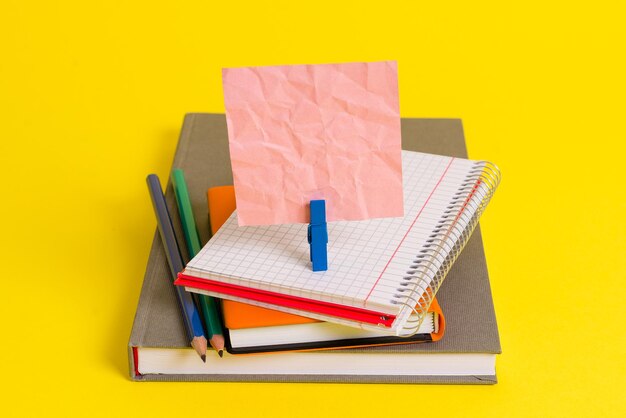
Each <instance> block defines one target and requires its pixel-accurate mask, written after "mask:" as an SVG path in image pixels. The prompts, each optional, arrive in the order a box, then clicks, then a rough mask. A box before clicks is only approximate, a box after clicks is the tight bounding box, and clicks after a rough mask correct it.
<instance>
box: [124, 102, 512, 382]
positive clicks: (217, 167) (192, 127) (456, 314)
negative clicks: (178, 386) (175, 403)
mask: <svg viewBox="0 0 626 418" xmlns="http://www.w3.org/2000/svg"><path fill="white" fill-rule="evenodd" d="M402 147H403V149H406V150H413V151H420V152H426V153H432V154H440V155H448V156H454V157H461V158H466V157H467V151H466V148H465V141H464V137H463V127H462V124H461V121H460V120H459V119H406V118H405V119H402ZM173 167H174V168H181V169H183V170H184V172H185V178H186V180H187V183H188V188H189V194H190V197H191V201H192V205H193V211H194V216H195V218H196V222H197V224H198V229H199V233H200V238H201V240H202V242H203V243H205V242H206V241H208V239H209V231H210V228H209V224H208V214H207V198H206V191H207V189H208V188H209V187H214V186H222V185H229V184H232V172H231V168H230V158H229V152H228V138H227V131H226V119H225V117H224V115H223V114H188V115H186V116H185V120H184V123H183V128H182V132H181V135H180V140H179V143H178V148H177V150H176V154H175V157H174V162H173ZM162 180H165V179H162ZM165 197H166V201H167V204H168V206H169V210H170V214H171V215H172V218H173V219H172V220H173V223H174V227H175V230H176V233H177V236H178V237H181V239H179V245H180V246H181V247H182V248H181V249H182V250H183V253H186V249H185V248H184V246H185V244H184V240H183V239H182V236H183V234H182V230H181V229H180V221H179V219H178V214H177V209H176V201H175V196H174V191H173V189H172V186H171V184H170V183H169V181H168V184H167V189H166V193H165ZM185 261H187V260H185ZM437 298H438V300H439V303H440V305H441V307H442V310H443V312H444V315H445V318H446V332H445V335H444V337H443V339H442V340H441V341H438V342H434V343H425V344H419V343H417V344H405V345H392V346H379V347H367V348H358V349H346V350H330V351H321V352H315V353H306V352H302V353H279V354H268V355H262V356H246V357H247V358H246V359H245V360H242V357H237V356H228V357H229V358H228V359H219V360H217V359H213V358H211V359H209V360H208V361H207V365H203V364H197V362H199V361H200V360H199V359H198V358H197V355H196V356H194V355H193V350H192V349H191V348H190V347H189V342H188V341H186V335H185V331H184V328H183V324H182V320H181V316H180V312H179V308H178V305H177V301H176V294H175V290H174V287H173V284H172V282H171V278H170V274H169V270H168V266H167V260H166V258H165V254H164V252H163V247H162V245H161V240H160V238H159V235H158V232H156V233H155V235H154V239H153V242H152V248H151V250H150V255H149V258H148V264H147V267H146V273H145V277H144V282H143V287H142V289H141V295H140V297H139V304H138V307H137V313H136V315H135V321H134V324H133V328H132V332H131V336H130V341H129V343H128V353H129V365H130V375H131V378H132V379H133V380H138V381H257V382H258V381H265V382H346V383H442V384H493V383H496V375H495V354H498V353H500V352H501V349H500V340H499V337H498V328H497V324H496V317H495V313H494V307H493V300H492V297H491V288H490V285H489V276H488V273H487V265H486V260H485V254H484V250H483V245H482V238H481V233H480V228H478V227H477V228H476V230H475V231H474V233H473V235H472V237H471V238H470V240H469V241H468V243H467V245H466V246H465V249H464V250H463V252H462V253H461V255H460V256H459V258H458V259H457V261H456V263H455V264H454V266H453V267H452V269H451V270H450V272H449V273H448V276H447V277H446V279H445V280H444V282H443V284H442V285H441V288H440V290H439V292H438V293H437ZM170 353H172V355H169V354H170ZM215 357H216V356H215ZM251 359H252V360H251ZM377 359H380V361H379V362H377V361H376V360H377ZM395 359H397V362H403V361H407V362H412V363H415V366H414V367H413V368H411V367H407V369H408V370H404V369H402V370H396V369H394V368H393V367H390V368H389V370H390V371H389V372H386V370H387V369H385V367H386V366H385V364H386V362H387V364H391V363H394V360H395ZM474 359H477V360H476V361H477V363H481V364H491V366H489V367H487V369H488V370H490V371H489V372H488V373H472V370H473V369H472V367H474V366H473V365H469V366H463V367H461V369H463V370H464V372H463V374H462V375H455V374H454V373H455V372H454V370H455V368H454V367H452V368H451V369H450V370H449V371H446V367H448V366H447V365H448V364H453V363H455V362H457V363H459V364H460V363H463V362H464V361H466V360H467V361H469V362H470V363H471V362H472V361H474ZM224 360H225V362H224ZM218 361H222V362H221V363H218ZM485 361H486V363H485ZM189 362H195V363H193V364H192V365H189V364H188V363H189ZM308 362H310V364H311V369H309V368H307V367H300V366H297V365H301V364H305V365H306V363H308ZM420 362H422V363H420ZM437 362H440V364H442V365H443V366H442V367H440V368H439V369H437V371H436V373H432V372H429V370H430V367H431V365H432V364H437ZM490 362H491V363H490ZM346 363H350V364H352V365H358V364H366V365H368V369H367V370H364V371H362V370H360V369H359V368H358V367H356V366H354V367H352V369H351V371H346V369H345V367H343V366H342V365H343V364H346ZM373 363H380V366H377V367H369V365H370V364H373ZM229 364H230V365H231V366H232V367H230V366H228V365H229ZM144 365H145V367H143V366H144ZM274 365H275V366H274ZM291 365H293V367H291ZM160 366H162V367H160ZM273 367H276V369H274V368H273ZM146 369H149V371H147V372H146V371H145V370H146ZM221 370H227V371H226V372H222V371H221ZM311 370H314V371H311ZM477 370H485V368H481V367H477ZM335 371H336V372H335Z"/></svg>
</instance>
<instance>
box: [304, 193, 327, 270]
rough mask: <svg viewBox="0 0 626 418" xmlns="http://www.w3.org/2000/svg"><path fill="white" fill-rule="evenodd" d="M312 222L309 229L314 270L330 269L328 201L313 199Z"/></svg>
mask: <svg viewBox="0 0 626 418" xmlns="http://www.w3.org/2000/svg"><path fill="white" fill-rule="evenodd" d="M310 209H311V223H310V224H309V229H308V240H309V247H310V250H311V262H312V263H313V271H326V270H328V252H327V249H326V244H328V229H327V227H326V201H325V200H311V205H310Z"/></svg>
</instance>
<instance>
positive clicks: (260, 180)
mask: <svg viewBox="0 0 626 418" xmlns="http://www.w3.org/2000/svg"><path fill="white" fill-rule="evenodd" d="M222 78H223V85H224V101H225V105H226V120H227V124H228V139H229V146H230V157H231V163H232V170H233V179H234V185H235V195H236V200H237V214H238V222H239V225H241V226H243V225H264V224H286V223H308V222H309V211H308V206H309V202H310V201H311V200H314V199H325V200H326V212H327V221H337V220H362V219H370V218H380V217H395V216H403V214H404V209H403V195H402V160H401V137H400V111H399V104H398V72H397V64H396V62H394V61H385V62H371V63H349V64H325V65H294V66H275V67H247V68H227V69H223V70H222Z"/></svg>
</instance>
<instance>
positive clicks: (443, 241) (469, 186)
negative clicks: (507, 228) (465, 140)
mask: <svg viewBox="0 0 626 418" xmlns="http://www.w3.org/2000/svg"><path fill="white" fill-rule="evenodd" d="M499 183H500V170H499V169H498V167H497V166H496V165H495V164H492V163H490V162H487V161H479V162H476V164H475V165H474V167H473V168H472V169H471V170H470V172H469V173H468V175H467V177H466V178H465V179H464V181H463V183H462V185H461V186H460V188H459V190H458V191H457V192H456V193H455V194H454V197H453V198H452V199H451V200H450V203H449V204H448V206H447V207H446V211H445V212H444V215H443V216H442V217H441V219H440V220H439V221H438V222H437V225H436V226H435V228H434V229H433V231H432V232H431V234H430V235H429V239H428V240H427V243H426V245H424V247H423V248H422V249H421V250H420V252H419V254H417V255H416V257H415V260H413V263H412V264H411V266H410V268H409V270H408V271H407V272H406V275H405V276H404V277H403V278H402V280H401V282H400V283H399V286H398V288H397V289H396V291H397V293H396V294H395V295H394V296H393V300H392V303H395V304H402V305H405V306H404V309H403V311H404V310H406V311H410V313H411V317H409V319H408V320H407V321H406V322H405V324H404V326H403V327H402V329H401V330H400V331H399V333H398V335H400V336H410V335H413V334H415V333H416V332H417V330H418V329H419V327H420V325H421V323H422V321H423V320H424V317H425V316H426V313H427V312H428V307H429V306H430V304H431V303H432V301H433V298H434V297H435V294H436V293H437V291H438V290H439V287H440V286H441V283H442V282H443V279H444V278H445V277H446V275H447V274H448V271H449V270H450V268H451V267H452V265H453V264H454V262H455V261H456V259H457V257H458V256H459V254H460V253H461V251H462V250H463V248H464V247H465V244H466V243H467V241H468V240H469V238H470V236H471V235H472V232H473V231H474V229H475V228H476V225H478V221H479V219H480V216H481V215H482V213H483V211H484V210H485V207H486V206H487V204H488V203H489V201H490V200H491V197H492V196H493V193H494V192H495V190H496V188H497V187H498V184H499ZM399 316H400V315H399Z"/></svg>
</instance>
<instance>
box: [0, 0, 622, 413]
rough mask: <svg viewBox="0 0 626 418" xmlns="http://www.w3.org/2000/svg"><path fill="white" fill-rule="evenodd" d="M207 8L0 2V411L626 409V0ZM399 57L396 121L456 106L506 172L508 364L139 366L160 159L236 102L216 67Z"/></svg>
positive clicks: (487, 234) (496, 269) (489, 219)
mask: <svg viewBox="0 0 626 418" xmlns="http://www.w3.org/2000/svg"><path fill="white" fill-rule="evenodd" d="M210 3H212V2H208V1H194V2H182V1H167V2H162V3H161V2H158V1H147V2H143V3H136V4H135V2H130V1H103V2H91V1H76V2H68V1H61V2H43V1H42V2H40V3H35V2H29V1H23V0H4V1H3V2H2V7H1V8H0V120H1V124H0V137H1V139H0V143H1V145H0V146H1V150H0V158H1V164H2V165H1V167H2V169H3V178H4V181H3V186H4V187H3V191H2V204H1V205H0V211H1V213H0V219H1V220H2V228H1V236H2V244H1V245H2V248H1V252H0V257H1V258H2V260H1V261H2V269H3V275H4V280H3V288H2V291H1V292H0V294H1V295H2V296H1V298H2V299H1V300H2V302H1V303H0V313H1V315H0V318H1V319H0V321H2V343H1V344H0V350H1V351H0V364H1V365H2V366H1V367H0V370H1V376H0V378H1V382H2V386H3V389H2V391H1V393H2V395H1V397H2V402H0V415H3V416H19V415H26V416H35V414H39V415H40V416H51V415H56V416H60V415H67V416H71V415H86V416H105V417H111V416H114V417H117V416H126V415H128V416H170V417H171V416H193V415H196V416H210V417H220V416H221V417H228V416H272V417H280V416H295V415H302V416H315V417H320V416H340V415H344V416H349V415H353V414H355V413H356V412H358V414H359V415H367V416H378V417H383V416H399V415H402V416H411V415H413V416H421V415H426V414H429V415H430V414H433V415H434V416H442V417H444V416H492V417H501V416H520V417H526V416H567V417H572V416H581V417H583V416H616V417H617V416H624V415H625V414H626V405H625V398H626V395H625V389H624V388H625V387H626V362H625V360H624V357H625V355H626V352H625V349H624V347H625V343H626V340H625V336H626V326H625V325H624V320H625V319H626V318H625V315H624V302H625V297H626V292H625V291H624V289H625V285H624V280H625V279H626V268H625V265H626V261H625V256H626V251H625V250H626V245H625V239H624V235H625V234H626V229H625V227H624V225H625V223H626V222H625V221H624V217H625V216H626V196H625V192H624V191H625V189H626V187H625V183H624V181H625V180H626V176H625V175H624V149H625V147H624V145H623V143H624V141H626V135H625V133H626V130H625V128H624V126H625V125H624V123H625V122H624V117H625V116H624V115H625V114H624V109H625V106H624V100H625V99H624V97H625V93H626V91H625V88H624V74H625V73H626V71H625V70H626V68H625V66H624V62H623V59H624V57H623V55H624V45H625V39H626V37H625V31H624V21H625V19H624V18H625V14H624V11H623V10H621V8H620V7H619V6H616V4H619V3H620V2H615V4H612V3H609V2H603V1H594V2H585V3H584V4H583V3H582V2H580V4H579V2H560V3H561V4H556V5H552V4H550V2H546V1H525V2H518V3H515V4H510V2H492V3H491V4H485V3H484V2H478V3H477V2H468V1H465V2H439V1H431V2H409V1H407V2H406V3H415V4H414V5H410V6H406V5H399V4H396V3H395V2H393V1H384V2H376V3H372V4H366V3H364V2H363V1H355V2H349V3H346V4H340V2H339V1H336V0H335V1H330V2H321V1H317V2H314V3H312V4H311V5H305V4H300V2H297V1H291V2H264V3H265V4H258V5H254V2H251V4H244V2H243V1H232V2H223V3H224V4H210ZM451 3H456V4H451ZM226 4H230V5H226ZM383 59H395V60H397V61H398V63H399V76H400V102H401V103H400V105H401V106H400V107H401V113H402V116H405V117H459V118H462V119H463V121H464V126H465V133H466V137H467V143H468V147H469V153H470V157H471V158H480V159H488V160H492V161H494V162H496V163H497V164H498V165H499V166H500V168H501V169H502V171H503V183H502V184H501V187H500V189H499V191H498V192H497V193H496V195H495V198H494V200H493V201H492V204H491V205H490V207H489V208H488V210H487V212H486V214H485V216H484V219H483V221H482V222H481V223H482V227H483V233H484V240H485V249H486V253H487V260H488V266H489V272H490V275H491V283H492V286H493V295H494V300H495V306H496V313H497V318H498V323H499V329H500V335H501V340H502V347H503V350H504V353H503V354H502V355H501V356H499V358H498V360H497V371H498V377H499V383H498V384H497V385H496V386H492V387H468V386H465V387H463V386H414V385H406V386H401V385H395V386H394V385H324V384H282V385H280V384H224V383H186V384H184V383H154V384H139V383H133V382H131V381H129V379H128V377H127V358H126V344H127V341H128V337H129V333H130V328H131V325H132V320H133V315H134V311H135V307H136V303H137V299H138V296H139V290H140V286H141V281H142V278H143V274H144V268H145V262H146V260H147V256H148V251H149V247H150V242H151V240H152V236H153V233H154V229H155V220H154V215H153V213H152V208H151V205H150V201H149V198H148V193H147V189H146V185H145V176H146V175H147V174H148V173H150V172H156V173H157V174H159V175H160V176H161V178H167V175H168V170H169V167H170V164H171V160H172V157H173V153H174V149H175V145H176V142H177V139H178V131H179V128H180V125H181V122H182V118H183V115H184V113H186V112H192V111H195V112H198V111H206V112H223V110H224V107H223V98H222V88H221V72H220V70H221V68H222V67H226V66H245V65H272V64H296V63H328V62H349V61H368V60H370V61H372V60H383ZM196 409H198V410H200V412H197V411H196Z"/></svg>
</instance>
